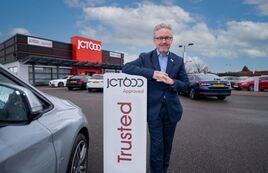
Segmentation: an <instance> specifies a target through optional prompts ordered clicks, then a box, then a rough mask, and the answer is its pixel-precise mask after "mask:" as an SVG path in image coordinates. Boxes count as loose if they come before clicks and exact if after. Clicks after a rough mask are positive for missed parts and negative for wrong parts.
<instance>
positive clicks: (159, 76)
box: [153, 71, 174, 85]
mask: <svg viewBox="0 0 268 173" xmlns="http://www.w3.org/2000/svg"><path fill="white" fill-rule="evenodd" d="M153 79H155V80H156V81H157V82H163V83H165V84H168V85H173V84H174V80H173V79H171V78H170V77H169V76H168V74H167V73H165V72H162V71H154V74H153Z"/></svg>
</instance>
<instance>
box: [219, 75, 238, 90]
mask: <svg viewBox="0 0 268 173" xmlns="http://www.w3.org/2000/svg"><path fill="white" fill-rule="evenodd" d="M221 79H222V80H226V81H229V82H230V85H231V87H232V88H234V84H235V83H236V82H237V81H239V80H240V79H239V77H238V76H223V77H221Z"/></svg>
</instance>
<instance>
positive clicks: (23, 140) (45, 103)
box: [0, 64, 89, 173]
mask: <svg viewBox="0 0 268 173" xmlns="http://www.w3.org/2000/svg"><path fill="white" fill-rule="evenodd" d="M0 81H1V82H0V153H1V154H0V170H1V171H0V172H1V173H8V172H27V173H36V172H38V173H48V172H49V173H66V172H68V173H70V172H87V168H88V146H89V145H88V144H89V131H88V129H89V127H88V122H87V119H86V117H85V115H84V114H83V113H82V111H81V109H80V108H79V107H77V106H76V105H74V104H73V103H72V102H70V101H67V100H63V99H59V98H56V97H52V96H49V95H47V94H44V93H42V92H40V91H38V90H37V89H36V88H34V87H32V86H31V85H30V84H28V83H26V82H24V81H23V80H21V79H19V78H18V77H16V76H15V75H13V74H11V73H10V72H9V71H8V70H7V69H5V68H4V67H3V66H2V65H1V64H0Z"/></svg>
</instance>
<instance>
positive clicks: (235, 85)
mask: <svg viewBox="0 0 268 173" xmlns="http://www.w3.org/2000/svg"><path fill="white" fill-rule="evenodd" d="M253 80H254V78H253V77H248V78H246V79H243V78H241V80H239V81H237V82H235V83H234V89H236V90H242V89H243V88H242V83H245V82H247V81H253Z"/></svg>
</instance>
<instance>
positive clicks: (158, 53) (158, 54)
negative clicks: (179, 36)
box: [156, 49, 169, 56]
mask: <svg viewBox="0 0 268 173" xmlns="http://www.w3.org/2000/svg"><path fill="white" fill-rule="evenodd" d="M156 52H157V56H160V52H159V50H158V49H156ZM168 55H169V51H168V52H167V54H166V55H162V56H168Z"/></svg>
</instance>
